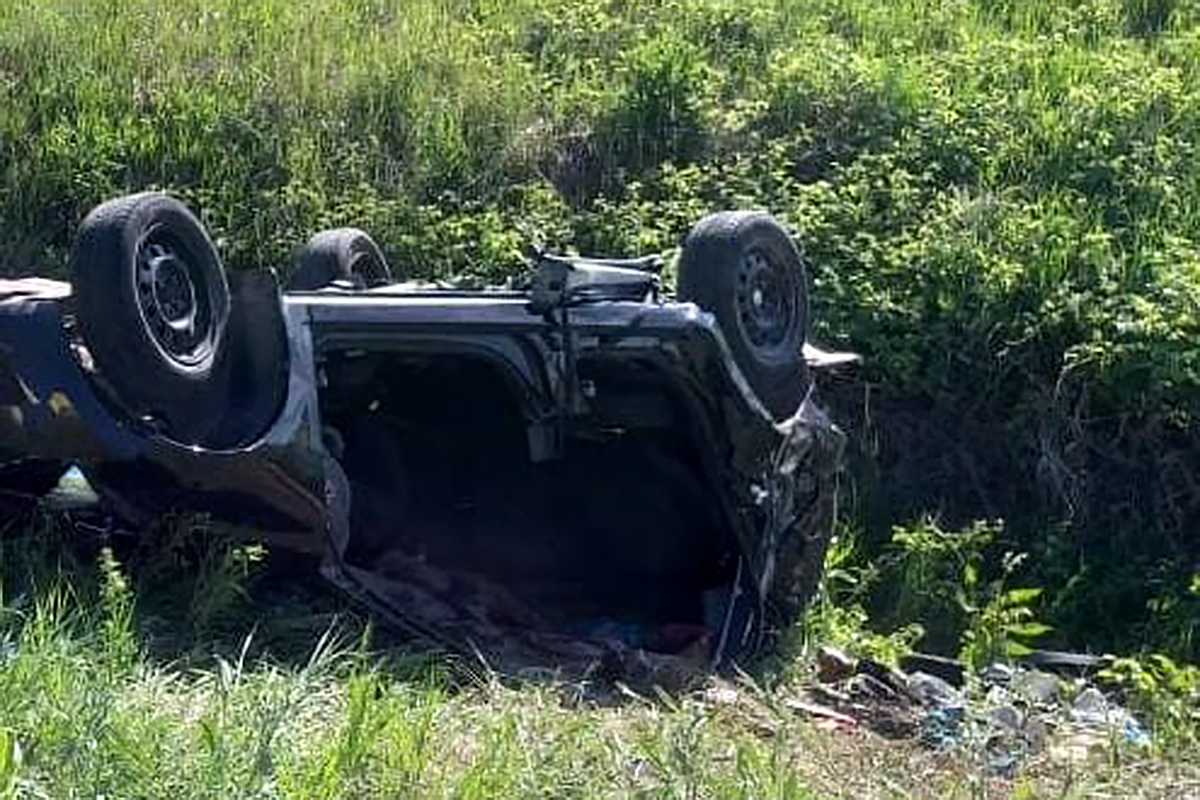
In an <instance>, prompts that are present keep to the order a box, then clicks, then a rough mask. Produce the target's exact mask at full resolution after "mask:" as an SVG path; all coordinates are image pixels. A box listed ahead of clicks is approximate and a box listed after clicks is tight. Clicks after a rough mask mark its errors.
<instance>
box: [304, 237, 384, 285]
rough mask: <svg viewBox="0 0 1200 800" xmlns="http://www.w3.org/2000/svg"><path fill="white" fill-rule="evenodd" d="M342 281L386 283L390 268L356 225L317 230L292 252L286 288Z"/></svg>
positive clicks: (351, 282)
mask: <svg viewBox="0 0 1200 800" xmlns="http://www.w3.org/2000/svg"><path fill="white" fill-rule="evenodd" d="M338 281H342V282H345V283H348V284H351V285H353V286H354V287H355V288H359V289H371V288H375V287H377V286H387V285H388V284H389V283H391V282H392V272H391V270H390V269H389V268H388V264H387V259H385V258H384V256H383V251H382V250H380V249H379V245H377V244H375V240H374V239H372V238H371V237H370V236H369V235H367V234H366V233H365V232H363V231H360V230H359V229H358V228H336V229H334V230H328V231H321V232H320V233H318V234H317V235H316V236H314V237H312V239H310V240H309V242H308V244H307V245H305V246H304V249H303V250H301V251H300V253H299V254H298V255H297V256H296V270H295V272H293V273H292V277H291V279H290V280H289V281H288V289H290V290H292V291H300V292H308V291H315V290H317V289H324V288H325V287H326V286H330V285H332V284H333V283H335V282H338Z"/></svg>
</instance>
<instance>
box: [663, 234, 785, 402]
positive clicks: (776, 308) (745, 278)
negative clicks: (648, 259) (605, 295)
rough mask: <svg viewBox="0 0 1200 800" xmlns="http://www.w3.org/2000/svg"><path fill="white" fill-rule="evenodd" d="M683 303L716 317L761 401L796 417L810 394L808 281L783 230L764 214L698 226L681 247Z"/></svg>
mask: <svg viewBox="0 0 1200 800" xmlns="http://www.w3.org/2000/svg"><path fill="white" fill-rule="evenodd" d="M679 297H680V299H682V300H690V301H692V302H694V303H696V304H697V305H698V306H700V307H701V308H702V309H704V310H705V311H708V312H710V313H711V314H713V316H715V317H716V320H717V324H718V326H719V327H720V329H721V333H722V335H723V336H724V337H725V341H726V342H727V343H728V344H729V349H730V350H731V351H732V353H733V357H734V359H735V361H736V362H737V365H738V368H739V369H740V370H741V371H742V373H743V374H744V375H745V376H746V380H747V381H748V382H749V383H750V386H751V388H752V389H753V390H754V392H755V394H756V395H757V396H758V398H759V400H760V401H761V402H762V404H763V405H764V406H765V407H766V408H767V410H769V411H770V412H771V413H772V415H774V416H775V417H776V418H777V419H786V418H789V417H791V416H792V415H793V414H794V413H795V412H796V410H797V409H798V408H799V407H800V403H801V402H802V401H803V400H804V396H805V393H806V392H807V391H808V367H807V365H806V364H805V362H804V355H803V350H804V341H805V338H806V337H807V335H808V278H807V275H806V273H805V269H804V262H803V260H802V259H801V257H800V251H799V250H798V249H797V247H796V244H795V243H794V242H793V241H792V238H791V236H789V235H788V233H787V232H786V231H785V230H784V229H783V228H782V227H780V225H779V223H777V222H776V221H775V220H774V218H772V217H771V216H770V215H769V214H765V213H762V212H758V211H726V212H722V213H719V214H712V215H710V216H707V217H705V218H704V219H702V220H700V222H699V223H697V224H696V227H695V228H693V229H692V232H691V233H690V234H689V235H688V238H687V240H686V241H685V243H684V246H683V254H682V257H681V259H680V264H679Z"/></svg>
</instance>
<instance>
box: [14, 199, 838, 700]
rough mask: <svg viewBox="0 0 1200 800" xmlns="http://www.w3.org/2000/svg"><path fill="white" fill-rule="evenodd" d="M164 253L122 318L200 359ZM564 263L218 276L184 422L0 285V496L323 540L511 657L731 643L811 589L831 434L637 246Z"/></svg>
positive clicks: (661, 669) (362, 571)
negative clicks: (321, 275)
mask: <svg viewBox="0 0 1200 800" xmlns="http://www.w3.org/2000/svg"><path fill="white" fill-rule="evenodd" d="M761 216H762V215H759V217H761ZM735 221H736V222H737V223H738V224H741V222H742V220H741V218H738V220H735ZM749 223H753V224H759V219H758V217H755V218H753V219H750V220H749ZM749 223H747V224H749ZM333 233H335V234H338V236H341V237H342V239H343V240H347V241H349V240H348V239H346V237H345V235H343V234H342V232H341V231H338V232H333ZM751 234H753V231H751ZM739 235H741V236H743V237H745V236H749V235H750V234H742V233H739ZM748 240H749V241H753V239H748ZM316 241H317V239H314V242H316ZM323 241H341V240H339V239H338V238H337V236H332V237H331V236H329V235H326V237H325V240H323ZM355 241H357V240H355ZM739 241H741V240H739ZM705 242H707V243H710V244H711V239H709V240H705ZM169 245H170V242H168V244H167V245H162V246H159V247H158V249H155V250H152V251H151V252H150V255H149V257H148V259H144V260H142V261H136V260H135V261H134V262H133V263H134V265H135V269H136V268H137V265H139V264H140V265H142V267H141V268H142V269H143V272H142V273H136V272H135V275H137V274H142V275H148V276H149V277H150V279H151V280H153V281H154V282H153V283H152V284H150V287H151V288H150V289H145V288H144V286H145V284H140V285H141V286H142V287H143V293H144V294H146V295H149V296H151V299H150V300H147V301H145V308H144V309H143V310H142V312H141V313H142V316H141V317H138V318H137V319H142V320H149V323H148V329H149V331H150V334H151V335H154V334H155V330H156V329H155V327H154V325H155V322H156V320H155V317H154V315H155V314H157V315H158V316H159V317H160V318H168V322H169V323H170V324H171V326H173V329H172V330H167V331H166V333H163V330H165V328H164V327H163V326H162V325H161V324H159V327H158V329H157V330H158V338H157V339H154V341H158V342H159V343H160V344H162V343H165V345H166V347H165V349H166V350H167V351H168V355H170V354H171V353H173V352H175V351H176V350H178V351H179V352H181V353H183V354H184V355H187V356H189V357H190V356H191V355H192V354H194V353H196V352H200V353H202V354H204V353H207V351H205V350H201V349H199V348H198V346H196V342H200V341H201V336H200V333H196V331H201V332H203V331H202V326H201V323H198V322H197V321H196V320H201V322H204V319H203V315H204V314H205V313H209V314H210V315H211V313H212V312H211V309H212V308H217V307H218V306H217V305H216V304H215V303H214V304H212V305H210V306H209V307H205V306H204V305H203V302H202V300H203V298H202V296H201V292H200V291H199V290H198V289H196V288H193V289H192V290H191V291H190V294H185V295H178V294H176V295H175V296H170V295H168V292H169V291H170V290H171V288H172V286H173V285H174V284H173V283H170V282H169V281H168V279H170V281H176V282H177V279H178V274H179V273H177V272H176V273H171V272H168V270H172V269H176V268H175V266H174V265H173V264H170V263H167V262H166V261H165V260H164V259H166V258H167V256H164V255H162V252H163V250H165V249H167V248H168V247H169ZM770 246H771V242H767V243H766V244H764V245H762V247H763V248H764V249H765V250H767V251H769V250H770ZM180 249H181V250H182V249H183V247H182V245H181V246H180ZM185 255H186V253H185ZM180 261H182V262H184V263H185V264H186V259H185V258H184V257H183V256H180ZM355 263H357V262H355ZM575 263H576V262H572V261H571V260H568V259H559V258H557V257H546V259H545V260H544V264H543V265H542V266H543V267H545V268H544V269H541V270H539V272H538V273H537V275H536V276H535V280H534V284H533V288H532V290H530V291H476V292H463V291H451V290H431V289H428V288H422V287H418V286H415V285H410V284H398V283H393V282H390V281H380V285H378V286H375V287H370V286H366V287H364V286H362V285H361V284H360V285H353V284H351V283H350V282H349V281H348V280H346V281H345V282H343V281H342V280H341V279H340V278H338V276H337V275H335V280H334V282H332V283H330V284H329V285H328V286H327V287H325V288H321V289H318V290H307V291H281V290H280V288H279V287H278V285H277V283H276V281H275V280H274V278H273V276H271V275H270V274H249V273H248V274H243V275H239V276H235V277H234V278H233V280H231V282H230V290H229V291H230V301H229V303H228V305H229V312H228V321H227V323H223V324H225V327H224V328H222V329H221V330H220V331H218V333H220V334H221V338H218V337H217V336H215V335H213V336H210V340H211V341H212V342H218V343H219V344H220V345H221V347H222V348H224V349H223V350H220V352H219V353H218V355H216V356H214V357H213V358H212V360H211V362H210V363H209V362H206V364H207V365H206V369H208V370H209V371H210V373H211V375H214V376H216V377H215V378H210V377H207V376H208V375H209V373H208V372H206V373H205V375H206V378H205V380H206V382H205V383H204V384H203V385H202V388H201V389H200V390H198V391H203V392H210V391H211V392H212V394H211V395H208V397H211V398H215V399H211V400H210V401H209V402H210V406H211V410H212V415H211V416H212V418H211V419H208V418H201V417H199V416H194V417H192V418H189V419H186V420H185V422H186V425H183V426H181V425H180V423H179V420H180V419H181V418H182V417H183V413H182V412H180V411H178V410H176V412H175V413H174V415H173V416H172V415H171V414H165V413H164V414H162V415H159V414H156V413H155V412H156V410H157V409H156V407H155V406H153V405H152V404H151V401H149V400H143V398H141V397H138V398H135V402H130V401H128V400H126V399H124V398H123V397H122V394H121V392H120V391H118V390H117V389H115V388H114V386H113V385H112V383H113V382H111V381H110V380H109V375H108V374H106V371H105V370H106V367H105V364H106V363H108V364H111V363H112V359H111V357H110V358H109V359H108V361H107V362H106V361H105V360H104V358H102V357H100V356H102V353H95V354H94V355H95V356H97V357H95V358H94V357H93V352H92V351H93V350H94V349H96V348H97V347H98V345H99V343H97V342H95V341H92V340H91V339H89V338H88V337H87V336H86V335H81V333H80V330H79V329H80V327H83V328H85V329H89V328H88V326H80V325H78V324H77V323H76V319H77V316H78V315H79V313H80V310H81V303H83V302H84V300H85V298H81V297H80V296H79V293H78V292H73V291H72V290H71V287H70V285H68V284H60V283H53V282H47V281H37V280H25V281H7V282H0V490H2V491H5V492H7V495H8V496H9V497H10V498H19V497H22V496H30V495H34V494H37V493H38V492H39V491H45V488H48V487H44V486H41V485H40V484H41V483H44V482H46V476H51V477H52V478H53V477H56V476H57V475H58V474H61V472H62V471H63V469H65V468H66V466H68V465H70V464H76V465H79V467H80V468H81V469H82V471H83V472H84V474H85V475H86V476H87V477H88V479H89V482H91V483H92V484H93V486H94V488H95V489H96V491H97V492H98V494H99V495H100V497H101V498H102V499H103V500H104V501H105V503H106V504H107V505H108V506H109V507H110V508H111V509H112V510H113V511H115V512H116V513H118V514H119V515H120V516H122V517H124V518H126V519H128V520H130V521H131V522H133V523H135V524H142V523H145V522H147V521H149V520H151V519H153V518H154V517H155V516H157V515H159V514H161V513H163V512H165V511H167V510H170V509H181V508H182V509H194V510H197V511H202V512H206V513H209V514H212V515H213V516H214V517H215V518H218V519H222V520H226V521H228V522H230V523H233V524H235V525H240V526H246V527H247V528H250V529H253V530H254V531H255V534H256V535H260V536H262V537H263V538H264V539H265V540H266V541H267V542H268V543H269V544H271V545H272V546H277V547H287V548H291V549H295V550H300V551H304V552H309V553H314V554H319V555H321V556H322V563H323V566H322V573H323V574H324V575H325V576H326V577H327V578H329V579H330V580H331V581H332V582H333V583H335V584H336V585H337V586H339V587H341V588H342V589H343V590H345V591H347V592H348V593H350V594H351V595H353V596H355V597H357V598H359V599H361V600H362V601H364V602H365V603H367V604H369V605H370V607H371V608H372V609H374V610H375V611H376V613H378V614H380V615H381V616H383V617H384V618H385V619H387V620H389V621H391V622H393V623H394V624H398V625H402V626H405V627H407V628H409V629H411V630H413V631H415V632H417V633H419V634H420V635H422V636H426V637H430V638H434V639H437V640H439V641H441V642H443V643H445V644H446V645H448V646H450V647H452V648H454V649H457V650H459V651H462V652H465V653H468V654H472V655H475V656H478V657H480V658H481V659H483V660H484V661H485V662H486V663H488V664H489V665H490V666H492V667H493V668H496V669H500V670H502V671H505V672H514V671H521V670H523V669H525V668H528V667H531V666H537V667H553V668H555V669H557V670H559V671H560V674H566V675H573V676H583V675H589V674H600V675H606V676H609V677H621V678H624V679H636V677H637V674H638V673H639V672H641V673H643V674H645V675H648V676H651V677H652V679H653V680H654V681H657V682H665V683H670V682H673V681H674V678H673V677H672V676H675V675H678V674H682V673H683V672H687V671H688V670H689V669H691V668H693V667H697V666H699V667H705V668H706V667H708V666H711V665H720V664H723V663H729V662H731V661H733V660H735V659H739V658H743V657H745V656H747V655H748V654H750V653H752V652H753V651H754V650H755V649H757V648H758V647H759V645H760V642H761V639H762V638H763V637H764V636H765V635H768V634H769V633H770V632H771V631H772V630H773V629H774V628H776V627H778V626H780V625H783V624H786V623H787V622H788V621H789V620H790V619H791V618H793V617H794V615H795V614H796V613H797V612H798V611H799V609H800V608H801V607H802V605H803V603H804V602H805V600H806V599H807V598H808V596H809V595H810V594H811V593H812V591H813V590H814V589H815V586H816V582H817V580H818V578H819V575H820V571H821V565H822V561H823V557H824V552H825V548H826V545H827V544H828V540H829V537H830V535H831V531H832V523H833V515H834V502H835V495H836V486H837V475H838V470H839V466H840V456H841V447H842V434H841V433H840V432H839V431H838V429H837V428H836V427H835V426H834V425H833V424H832V423H831V422H830V421H829V420H828V419H827V418H826V416H825V415H824V413H823V412H822V411H821V410H820V409H819V407H818V406H817V405H816V403H815V402H814V398H813V391H812V381H811V379H809V378H808V377H807V374H805V375H804V376H800V375H797V376H796V381H798V382H800V381H802V384H801V385H799V386H798V388H799V389H802V391H800V392H799V393H797V394H794V395H793V396H792V399H791V400H790V401H789V403H788V405H787V408H788V409H789V410H788V411H787V412H786V413H785V414H782V415H781V414H780V413H778V408H772V407H768V404H771V405H775V406H778V405H779V404H780V402H781V401H780V399H779V397H780V394H779V392H775V391H774V388H775V387H776V386H780V387H784V388H785V389H786V390H787V391H789V392H791V391H793V388H792V386H791V384H790V383H789V381H790V380H791V376H790V374H788V373H787V372H786V370H776V371H775V372H774V373H770V374H769V376H774V375H776V374H778V375H781V376H783V380H782V381H781V380H776V382H775V383H773V384H770V385H769V386H768V389H770V390H771V391H770V392H768V391H767V390H766V389H764V388H763V387H764V384H763V380H764V378H763V375H764V374H768V373H766V372H764V370H766V369H767V367H770V366H771V365H772V363H773V362H771V361H770V359H769V358H764V360H763V361H762V362H761V363H757V362H756V363H754V364H752V365H750V368H749V369H748V368H747V365H746V363H745V358H744V356H742V357H739V356H740V353H741V350H740V349H739V346H738V345H737V344H736V342H735V343H734V344H732V345H731V342H730V339H729V329H730V327H731V323H730V322H729V321H728V320H722V319H721V318H720V317H721V313H720V311H718V312H717V313H711V312H710V311H708V310H704V309H702V308H701V307H700V306H699V305H697V304H695V303H691V302H664V301H661V300H658V299H656V297H657V291H658V290H657V277H656V276H655V275H653V274H652V273H651V272H647V271H645V270H644V269H643V268H647V267H651V268H652V267H653V266H654V262H650V261H647V260H643V261H639V262H586V265H585V266H581V267H579V269H580V270H581V271H580V273H579V274H578V275H576V274H573V273H572V270H574V269H576V267H575V266H574V264H575ZM578 263H580V264H584V262H582V261H580V262H578ZM739 263H740V262H739ZM147 264H149V265H150V266H149V267H147V266H146V265H147ZM311 264H316V266H317V267H321V268H324V267H323V265H322V263H320V262H316V261H313V262H311ZM311 264H310V267H309V268H306V269H307V271H306V273H305V275H306V280H312V276H313V275H314V274H318V271H317V269H316V267H312V266H311ZM751 266H752V268H753V269H754V270H758V271H757V272H753V271H752V272H750V273H749V283H748V284H747V285H750V286H752V287H753V288H754V291H753V293H752V294H750V295H748V296H749V297H750V299H749V300H747V301H746V303H747V304H748V305H747V307H746V308H747V311H746V317H745V318H746V320H747V325H750V326H751V327H748V328H747V329H746V330H748V331H749V333H748V335H749V337H750V341H752V342H753V343H754V344H755V345H762V346H763V347H764V348H765V347H767V346H771V347H775V346H776V343H777V342H781V343H782V345H780V346H781V347H786V348H788V349H789V350H790V349H791V347H792V344H794V342H793V341H791V340H786V339H784V338H783V336H782V334H779V335H778V336H777V335H776V334H777V333H778V332H779V331H782V330H783V329H782V328H779V326H778V325H777V321H778V319H779V314H780V313H781V312H780V309H784V310H787V309H788V308H792V309H793V311H794V310H795V308H798V305H796V304H794V303H793V305H792V306H788V305H787V303H785V302H781V301H778V300H777V299H776V298H774V296H773V295H772V294H771V292H773V291H774V290H775V285H774V284H772V283H770V282H769V279H770V277H771V276H770V274H768V273H764V272H763V270H764V269H765V268H764V267H761V266H756V265H751ZM76 269H77V270H78V269H80V267H78V266H77V267H76ZM154 270H157V272H155V271H154ZM639 270H642V271H639ZM187 274H188V275H190V278H189V279H190V280H191V281H193V282H194V283H195V282H198V281H199V280H200V279H201V278H203V274H202V273H200V272H197V271H196V270H192V271H191V272H190V273H187ZM352 274H356V273H352V271H351V270H350V269H349V267H347V272H346V274H345V275H342V276H341V278H345V277H346V275H352ZM371 274H372V275H390V273H389V272H388V271H387V268H386V266H384V267H383V268H382V271H381V270H380V269H378V268H375V269H374V271H373V272H372V273H371ZM564 274H566V275H567V276H568V278H569V280H566V281H564V280H561V278H562V276H563V275H564ZM764 275H765V276H766V277H764ZM755 281H757V283H756V282H755ZM743 284H746V281H743ZM760 284H761V287H762V288H761V290H760V289H759V286H760ZM639 293H640V294H639ZM180 296H183V297H185V299H186V298H192V299H193V301H194V302H195V303H196V308H195V309H189V308H188V307H186V306H183V309H184V310H183V311H179V310H178V309H179V308H180V307H181V306H180V303H179V302H178V297H180ZM197 297H200V298H201V299H200V300H195V298H197ZM786 299H787V298H785V300H786ZM139 302H142V301H139ZM789 302H790V301H789ZM172 303H173V304H172ZM145 309H149V311H150V312H152V313H146V310H145ZM197 309H198V310H197ZM735 310H736V309H735ZM187 313H191V314H192V316H190V317H189V316H187ZM84 314H85V315H86V314H87V311H86V310H85V311H84ZM171 315H174V316H171ZM739 319H740V318H739ZM179 320H183V322H179ZM739 324H740V323H739ZM773 325H774V326H775V327H772V326H773ZM94 328H95V324H94V323H93V325H92V327H91V328H90V329H94ZM180 331H184V333H180ZM193 334H194V335H193ZM93 337H94V335H93ZM187 337H191V338H187ZM181 340H185V343H186V345H187V346H186V347H184V346H182V345H180V341H181ZM188 348H191V349H188ZM777 349H779V348H778V347H777ZM794 349H796V350H797V351H798V350H799V348H798V347H796V348H794ZM764 352H767V351H766V350H764ZM768 355H770V353H769V352H768ZM788 357H789V358H790V357H791V356H790V355H789V356H788ZM795 358H797V359H802V358H803V356H801V355H800V353H799V352H797V353H796V354H795ZM177 360H178V361H179V363H181V364H185V365H186V364H190V363H192V362H187V361H186V359H184V358H182V357H180V358H179V359H177ZM800 363H801V365H803V362H802V361H801V362H800ZM764 364H765V365H767V366H765V367H764V366H763V365H764ZM755 370H757V371H755ZM797 372H799V368H798V369H797ZM109 373H111V368H110V369H109ZM181 374H184V375H185V377H188V378H189V379H192V380H195V378H194V377H193V376H192V375H191V373H181ZM216 381H220V383H219V384H218V386H219V390H217V389H212V388H211V387H212V385H213V384H214V382H216ZM197 385H200V384H197ZM128 395H129V392H128V390H126V392H125V396H126V397H128ZM764 397H768V398H769V399H768V400H764ZM139 402H140V403H142V406H144V407H134V406H135V404H136V403H139ZM153 402H157V403H161V402H162V401H161V399H157V398H156V399H155V400H154V401H153ZM146 408H149V409H150V412H149V413H146ZM172 426H175V427H174V428H172ZM181 427H185V428H186V429H187V430H188V431H189V432H197V431H199V433H194V434H193V435H192V439H193V441H190V442H189V441H185V439H186V438H187V437H184V436H181V435H179V434H178V430H179V429H180V428H181Z"/></svg>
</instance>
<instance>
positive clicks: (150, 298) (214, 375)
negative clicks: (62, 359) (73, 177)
mask: <svg viewBox="0 0 1200 800" xmlns="http://www.w3.org/2000/svg"><path fill="white" fill-rule="evenodd" d="M71 274H72V283H73V288H74V294H75V316H76V320H77V323H78V327H79V331H80V333H81V335H82V337H83V341H84V344H85V345H86V346H87V349H88V351H89V352H90V354H91V356H92V358H93V360H94V361H95V364H96V366H97V369H98V373H99V377H100V378H101V384H102V385H103V386H104V387H105V388H107V389H109V390H111V394H112V396H113V397H112V399H114V400H115V401H116V402H117V404H118V405H119V406H121V407H122V408H123V409H125V410H126V411H127V412H129V413H130V414H132V415H133V416H134V417H135V418H138V419H142V420H148V421H151V422H152V423H153V424H154V425H155V426H156V427H157V428H158V430H159V432H161V433H163V434H164V435H166V436H168V437H169V438H172V439H175V440H176V441H180V442H183V443H186V444H195V443H198V442H200V441H201V439H202V438H203V437H204V434H205V433H207V432H208V431H209V430H211V429H212V428H213V427H214V426H215V425H216V424H217V423H218V422H219V421H220V418H221V412H222V408H223V404H224V402H225V399H226V397H227V396H228V387H227V385H226V383H227V381H228V369H227V366H228V365H227V359H226V358H224V354H223V348H224V347H225V344H226V340H225V329H226V325H227V322H228V318H229V309H230V295H229V285H228V283H227V282H226V280H225V271H224V269H223V267H222V266H221V261H220V258H219V256H218V255H217V251H216V248H215V247H214V246H213V243H212V240H211V239H210V238H209V236H208V233H207V232H206V231H205V230H204V226H203V225H201V224H200V222H199V220H197V219H196V217H195V216H194V215H193V214H192V213H191V212H190V211H189V210H188V209H187V207H186V206H185V205H183V203H181V202H179V201H178V200H176V199H174V198H171V197H168V196H166V195H162V194H156V193H146V194H137V195H131V196H128V197H123V198H120V199H117V200H113V201H110V202H107V203H104V204H103V205H101V206H99V207H97V208H96V209H95V210H93V211H92V212H91V213H90V214H89V215H88V216H87V218H86V219H85V220H84V221H83V223H82V224H81V225H80V228H79V233H78V236H77V238H76V241H75V246H74V248H73V250H72V253H71Z"/></svg>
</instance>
